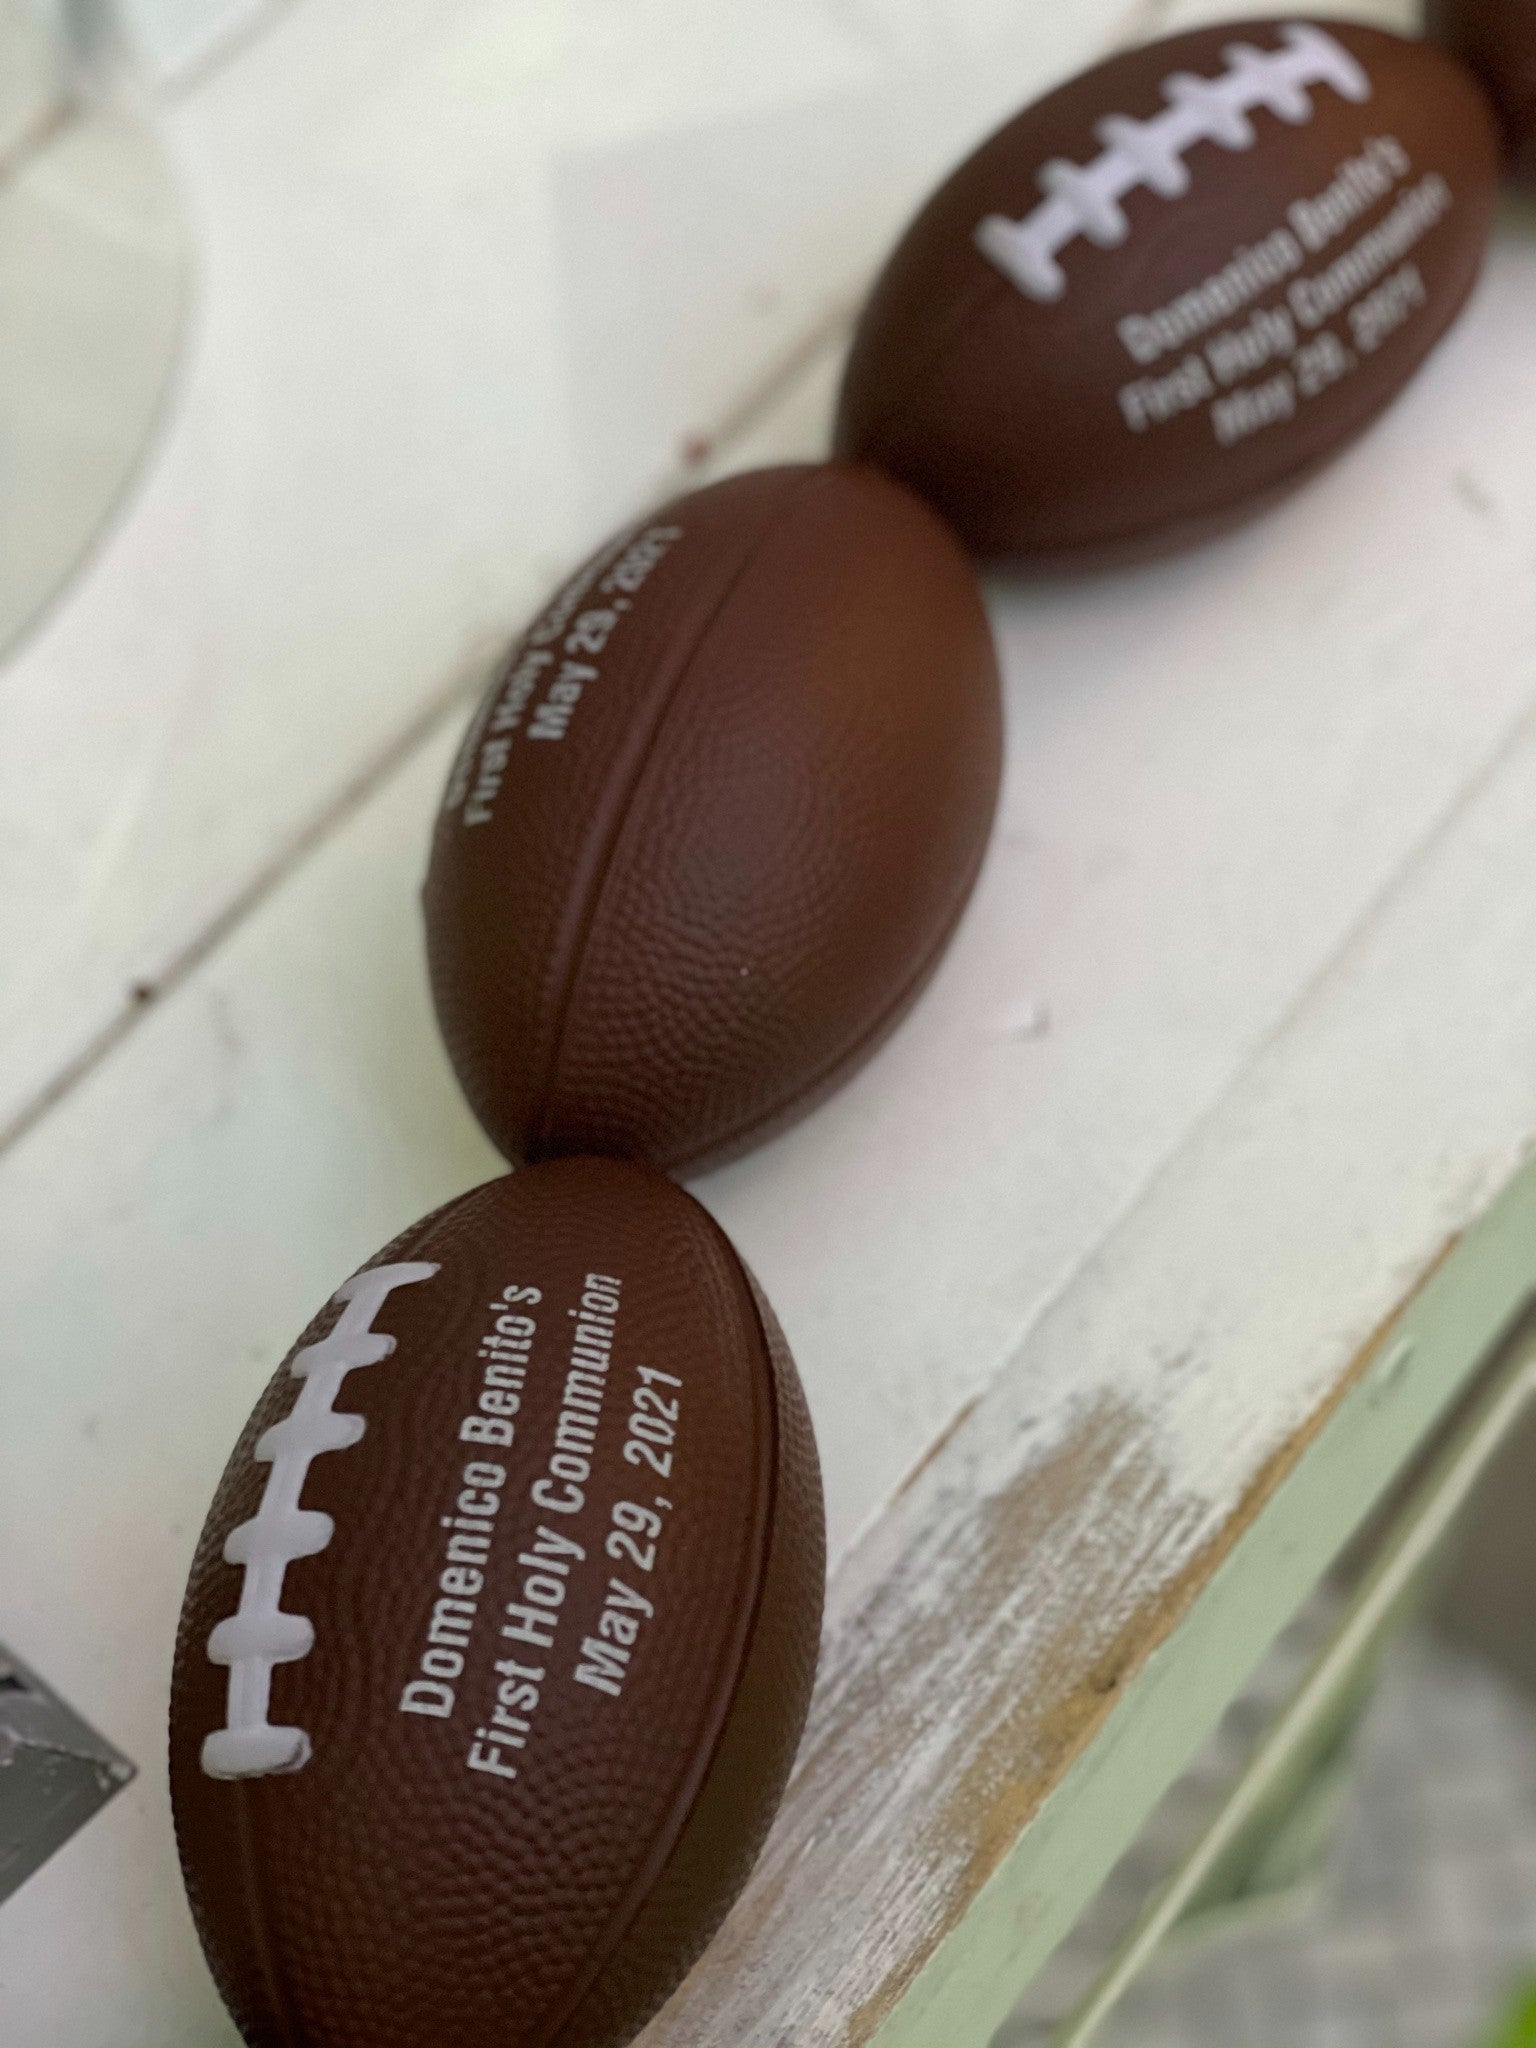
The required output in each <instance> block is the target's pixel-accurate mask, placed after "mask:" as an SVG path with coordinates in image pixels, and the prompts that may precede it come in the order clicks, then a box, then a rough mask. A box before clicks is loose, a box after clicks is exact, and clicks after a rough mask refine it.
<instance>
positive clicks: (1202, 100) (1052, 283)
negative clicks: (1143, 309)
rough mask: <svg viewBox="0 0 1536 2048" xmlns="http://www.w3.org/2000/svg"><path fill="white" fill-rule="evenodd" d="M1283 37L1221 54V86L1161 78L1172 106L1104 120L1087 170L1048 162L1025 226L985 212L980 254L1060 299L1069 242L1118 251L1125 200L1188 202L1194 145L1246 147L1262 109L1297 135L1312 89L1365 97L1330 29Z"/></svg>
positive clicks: (1356, 70) (1290, 30)
mask: <svg viewBox="0 0 1536 2048" xmlns="http://www.w3.org/2000/svg"><path fill="white" fill-rule="evenodd" d="M1280 35H1281V39H1282V41H1283V42H1284V44H1285V47H1284V48H1283V49H1280V50H1260V49H1257V48H1256V47H1255V46H1254V45H1253V44H1252V43H1233V44H1231V45H1229V47H1228V48H1227V49H1226V50H1224V51H1223V53H1222V54H1223V56H1224V57H1225V59H1226V62H1227V66H1228V68H1227V70H1226V72H1225V73H1224V75H1223V76H1222V77H1220V78H1196V77H1194V76H1193V75H1192V74H1191V73H1189V72H1184V71H1181V72H1178V73H1176V74H1175V75H1174V76H1173V77H1172V78H1168V79H1165V80H1164V81H1163V88H1162V90H1163V97H1164V99H1166V100H1167V102H1168V105H1167V107H1166V109H1165V110H1164V112H1162V113H1161V114H1158V115H1155V116H1154V117H1153V119H1152V120H1150V121H1133V120H1130V119H1129V118H1128V117H1126V116H1125V115H1123V114H1110V115H1108V116H1107V117H1106V118H1105V119H1104V120H1102V121H1100V122H1098V123H1097V124H1096V126H1095V128H1094V133H1095V135H1097V137H1098V138H1099V140H1100V142H1102V143H1103V144H1104V154H1103V155H1102V156H1099V157H1096V158H1095V159H1094V161H1093V162H1092V163H1091V164H1073V163H1067V162H1064V161H1062V160H1061V159H1057V160H1056V161H1055V162H1053V163H1048V164H1046V165H1045V167H1044V169H1043V170H1041V172H1040V174H1039V184H1040V189H1041V191H1042V192H1044V194H1045V198H1044V199H1043V200H1042V202H1041V203H1040V205H1039V206H1037V207H1036V208H1035V210H1034V212H1033V213H1031V214H1029V215H1027V216H1026V217H1025V218H1024V219H1023V220H1009V219H1008V217H1007V216H1006V215H1005V214H1001V213H992V214H988V216H987V218H986V219H985V220H984V221H982V223H981V225H980V226H979V227H978V228H977V230H976V237H975V239H976V245H977V247H978V248H979V249H980V250H981V252H982V254H983V255H984V256H986V257H988V258H989V259H990V260H991V261H992V262H993V263H995V264H996V265H997V267H998V269H999V270H1001V271H1002V272H1003V273H1004V275H1005V276H1006V277H1008V278H1011V279H1012V281H1013V283H1014V284H1016V285H1017V286H1018V288H1019V290H1020V291H1021V292H1023V293H1024V294H1025V295H1026V297H1028V298H1031V299H1038V300H1039V301H1040V302H1041V303H1042V304H1047V305H1048V304H1050V303H1051V302H1052V301H1054V300H1056V299H1060V298H1062V297H1064V296H1065V294H1066V289H1067V279H1066V273H1065V272H1064V271H1063V270H1062V267H1061V265H1060V263H1058V261H1057V260H1056V259H1057V258H1058V256H1060V254H1061V252H1062V250H1063V249H1065V248H1066V247H1067V246H1068V245H1069V244H1070V243H1072V242H1074V241H1076V240H1077V239H1078V237H1079V236H1083V237H1085V238H1086V239H1087V240H1088V241H1090V242H1093V243H1094V244H1096V245H1097V247H1099V248H1101V249H1114V248H1118V247H1119V246H1120V244H1121V243H1122V242H1124V241H1125V240H1126V238H1127V237H1128V236H1129V234H1130V231H1131V228H1130V222H1129V221H1128V220H1127V218H1126V215H1125V209H1124V206H1123V205H1122V204H1121V202H1122V201H1123V200H1124V199H1125V198H1126V196H1127V195H1128V194H1129V193H1131V192H1134V191H1136V190H1138V189H1146V190H1148V191H1152V192H1155V193H1156V194H1157V195H1158V196H1159V197H1160V198H1163V199H1181V198H1182V197H1183V196H1184V194H1185V193H1186V192H1187V191H1188V190H1189V186H1190V175H1189V169H1188V167H1187V165H1186V164H1185V162H1184V156H1185V152H1186V151H1187V150H1188V149H1189V148H1190V147H1191V146H1192V145H1193V144H1194V143H1196V142H1214V143H1217V144H1218V145H1219V146H1220V147H1221V148H1222V149H1231V150H1240V149H1252V147H1253V145H1254V142H1255V140H1256V136H1255V133H1254V126H1253V122H1252V121H1251V120H1250V119H1249V116H1250V115H1251V114H1253V113H1255V112H1257V111H1258V110H1259V109H1260V108H1266V109H1267V110H1268V111H1269V112H1270V113H1272V114H1275V115H1278V117H1279V118H1280V119H1281V120H1282V121H1287V122H1289V123H1290V124H1291V126H1292V127H1300V126H1301V125H1302V124H1303V123H1304V122H1307V121H1309V120H1311V118H1312V115H1313V105H1312V89H1313V87H1315V86H1324V85H1329V86H1332V87H1333V89H1334V91H1335V92H1336V93H1338V94H1339V95H1340V97H1341V98H1343V99H1346V100H1352V101H1354V102H1355V103H1356V104H1357V105H1358V104H1359V103H1361V102H1363V101H1365V100H1368V99H1369V98H1370V97H1371V81H1370V78H1369V77H1368V76H1367V74H1366V72H1365V70H1364V68H1363V66H1362V65H1361V64H1360V63H1359V62H1358V61H1357V60H1356V59H1355V58H1354V57H1352V56H1351V55H1350V53H1349V51H1348V50H1346V49H1345V47H1344V45H1343V44H1342V43H1340V42H1339V41H1337V39H1336V38H1335V37H1333V36H1331V35H1329V34H1328V33H1327V32H1326V30H1324V29H1320V28H1314V27H1313V26H1312V25H1311V24H1310V23H1308V22H1292V23H1289V24H1288V25H1287V26H1286V27H1284V28H1283V29H1281V31H1280Z"/></svg>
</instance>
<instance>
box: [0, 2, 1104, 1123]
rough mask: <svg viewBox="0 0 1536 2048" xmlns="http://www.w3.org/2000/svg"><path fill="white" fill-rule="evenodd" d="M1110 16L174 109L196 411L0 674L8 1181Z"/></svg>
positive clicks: (280, 56)
mask: <svg viewBox="0 0 1536 2048" xmlns="http://www.w3.org/2000/svg"><path fill="white" fill-rule="evenodd" d="M1126 12H1127V6H1126V0H1081V4H1080V5H1078V6H1077V7H1075V8H1074V9H1073V10H1072V12H1071V14H1070V16H1064V15H1053V16H1052V17H1051V18H1050V19H1049V20H1048V21H1041V20H1038V19H1036V18H1034V16H1033V15H1028V16H1024V15H1020V14H1019V12H1018V10H1016V9H1013V8H1005V7H1002V6H1000V5H998V4H997V0H967V4H966V5H965V6H963V7H956V8H952V9H945V10H942V11H941V12H939V13H931V12H930V11H929V10H928V9H927V8H926V7H925V6H917V5H913V4H911V0H868V4H863V5H861V6H860V7H858V8H857V9H854V10H852V11H842V10H839V9H837V8H833V7H824V6H819V5H815V4H813V0H780V4H778V5H776V6H774V7H771V8H767V9H765V8H763V7H761V6H759V5H755V4H749V0H719V4H715V5H712V6H710V7H709V8H707V9H703V10H700V9H696V8H692V7H690V6H688V5H685V4H683V0H646V4H645V5H632V6H626V7H623V8H614V7H612V6H609V5H605V4H601V0H583V4H571V0H524V4H521V5H517V6H511V5H506V4H499V0H498V4H488V0H369V4H368V5H367V6H362V5H360V4H359V0H301V4H299V5H297V6H295V7H293V8H292V9H290V10H289V11H287V12H285V13H281V14H279V15H277V16H275V17H274V18H273V20H272V21H271V23H270V24H269V25H268V26H267V28H266V31H265V33H263V34H262V35H261V36H260V37H259V38H257V39H256V40H255V41H254V42H252V43H250V44H248V45H246V46H245V47H244V48H243V49H242V50H241V52H240V53H239V54H238V55H237V56H236V57H234V58H233V59H232V60H231V61H229V62H228V63H226V64H225V65H224V66H223V67H222V68H220V69H216V70H214V71H213V72H211V73H209V74H207V75H206V76H205V77H204V78H203V79H202V82H201V83H200V84H194V85H191V86H189V87H187V88H185V89H184V90H183V91H182V92H181V94H180V96H179V97H175V98H173V99H171V100H169V101H168V102H167V103H166V106H165V109H164V125H165V130H166V136H167V140H168V143H169V145H170V146H171V148H172V151H173V154H174V156H175V159H176V161H177V164H178V166H179V168H180V171H181V174H182V180H183V189H184V195H185V199H186V203H187V206H188V209H189V213H190V217H191V224H192V228H193V232H194V237H195V242H196V246H197V249H198V252H199V259H200V308H199V312H198V316H197V319H196V323H195V327H194V332H193V336H192V340H191V345H190V348H189V353H188V360H187V364H186V369H185V376H184V383H183V385H182V388H181V390H180V393H179V396H178V401H177V404H176V409H175V413H174V417H173V419H172V422H171V425H170V428H169V431H168V434H167V437H166V440H165V444H164V446H163V449H162V451H161V453H160V455H159V458H158V460H157V461H156V463H155V464H154V465H153V467H152V468H151V469H150V470H149V471H148V473H147V474H146V475H145V476H144V478H143V479H142V482H141V484H140V486H139V489H138V491H137V494H136V497H135V499H134V502H133V504H132V506H131V507H130V509H129V513H128V516H127V517H126V518H125V520H124V521H123V522H122V525H121V527H120V530H119V531H118V533H117V534H116V536H115V538H114V539H113V541H112V542H111V544H110V546H109V547H108V548H107V549H106V550H105V551H104V553H103V555H102V557H101V558H100V560H99V561H98V562H97V563H96V564H95V565H94V568H93V570H92V572H91V574H90V576H89V578H88V579H87V580H86V581H85V583H84V584H83V585H82V587H81V588H80V589H79V590H78V592H77V593H76V594H75V596H74V597H73V598H72V600H71V602H70V603H69V604H68V605H67V606H66V607H64V608H63V609H62V610H60V611H58V612H57V613H56V614H55V615H54V617H53V618H52V619H51V620H50V621H49V622H48V623H47V624H46V625H45V626H44V628H43V629H42V630H41V631H40V632H39V633H38V635H37V636H36V638H35V640H34V641H33V643H32V645H31V646H30V648H29V649H28V650H27V651H26V652H25V654H24V655H23V656H22V657H21V658H20V659H19V660H15V661H13V662H11V663H10V664H9V666H8V667H7V669H6V670H5V672H4V674H3V676H0V833H3V835H4V846H5V850H6V882H5V888H4V890H3V892H0V960H3V961H4V963H5V965H4V969H3V971H0V1143H3V1142H4V1133H5V1130H6V1127H7V1126H8V1125H13V1124H14V1122H15V1121H16V1119H18V1118H25V1117H27V1116H29V1115H32V1114H35V1113H36V1112H37V1110H38V1108H39V1106H40V1105H45V1104H46V1103H47V1101H48V1100H49V1099H50V1090H51V1089H52V1088H53V1087H54V1086H55V1085H56V1084H57V1082H58V1080H59V1078H60V1076H61V1074H66V1073H68V1072H69V1071H70V1070H71V1069H72V1067H73V1066H74V1064H75V1063H76V1062H78V1061H79V1060H80V1059H81V1057H82V1056H87V1057H88V1056H90V1054H91V1052H92V1049H93V1048H98V1049H99V1047H100V1046H101V1044H102V1042H103V1039H104V1037H105V1038H106V1039H110V1037H111V1035H112V1033H113V1031H114V1030H115V1029H116V1028H117V1027H118V1026H119V1025H120V1023H121V1020H122V1018H123V1017H124V1015H125V1014H126V1013H127V1012H128V1010H129V1009H130V1008H131V1004H132V1001H133V995H132V991H133V989H134V988H135V987H136V986H138V985H145V984H148V985H158V984H160V983H161V982H162V981H163V980H164V979H165V978H166V977H167V975H168V974H173V973H174V972H175V971H176V968H177V964H178V963H179V962H180V961H181V960H182V959H183V958H184V957H185V955H186V953H187V951H188V949H189V948H195V947H196V946H197V945H198V944H199V943H200V941H201V940H202V938H203V936H204V935H205V934H206V933H207V931H208V929H209V928H210V926H213V925H216V924H217V923H218V922H219V921H220V920H221V919H223V918H224V917H226V916H227V915H228V914H229V912H230V909H231V906H233V905H235V904H237V903H238V902H239V901H240V900H241V898H242V897H243V895H244V894H245V892H246V891H247V890H248V889H249V887H250V886H251V884H252V882H253V880H254V879H255V878H257V877H260V876H263V875H265V874H268V873H269V872H270V871H271V870H272V869H274V868H275V867H281V866H282V865H283V864H285V863H286V862H287V861H288V860H289V859H290V858H291V857H292V854H293V852H294V849H295V848H296V847H297V846H299V845H300V844H302V843H303V841H304V840H305V837H306V835H307V834H309V833H311V832H312V831H313V830H314V829H316V827H317V825H318V826H323V823H324V821H325V820H326V819H327V818H328V817H329V816H330V815H332V814H333V813H334V811H335V810H336V807H337V805H338V803H340V802H342V801H343V800H344V797H345V793H346V792H347V791H348V790H349V789H350V788H351V787H352V785H353V784H354V783H355V781H356V779H357V778H358V776H359V775H360V774H363V775H366V774H368V773H369V772H370V771H371V770H372V769H373V768H374V767H376V765H377V764H378V763H380V762H381V761H384V760H387V759H389V758H391V757H392V755H393V753H394V751H395V750H396V749H397V748H398V746H399V745H400V743H401V741H402V738H403V737H409V736H410V735H412V734H413V733H414V732H415V731H416V730H417V729H418V727H419V725H420V722H421V721H422V719H423V717H424V716H430V713H431V710H432V707H433V706H435V705H440V704H441V703H443V702H444V701H445V699H451V698H452V697H453V696H454V693H455V691H456V690H458V689H459V688H460V687H461V680H462V677H463V674H464V672H465V670H466V668H474V667H476V666H477V664H478V663H479V662H480V661H481V659H482V658H483V656H484V654H485V652H486V651H487V649H488V648H489V647H491V646H493V645H495V644H497V643H498V642H500V641H502V640H504V639H505V638H506V636H507V635H508V634H509V633H510V632H511V630H512V629H513V627H514V626H515V624H516V623H517V622H519V621H520V620H521V619H522V618H523V617H524V616H525V615H526V614H527V613H528V611H529V610H530V609H531V608H532V607H533V605H534V604H535V603H536V601H537V600H538V599H539V598H540V597H541V596H542V594H543V592H544V591H545V589H546V587H547V586H548V585H549V583H550V582H551V581H552V580H553V578H554V577H555V575H556V573H557V571H558V570H559V569H560V568H561V567H563V566H565V565H567V564H569V563H570V562H571V561H572V560H573V559H574V558H576V557H578V556H579V555H580V554H582V553H583V552H584V551H585V550H586V549H587V548H588V547H590V546H591V545H592V544H593V543H594V542H595V540H596V539H597V538H598V537H599V536H600V535H601V534H602V533H603V532H604V531H605V530H606V529H607V528H609V527H610V526H612V525H613V524H614V523H616V522H617V521H618V520H619V519H620V517H621V516H626V515H628V514H629V513H630V512H631V511H632V510H634V509H636V508H637V507H638V505H639V504H640V503H641V502H642V501H644V500H647V499H649V498H650V497H652V496H653V495H654V494H655V493H656V492H658V491H659V490H661V489H662V488H664V487H666V486H667V485H668V483H669V482H675V481H676V479H677V476H678V472H679V465H680V463H681V462H682V459H683V457H684V455H685V454H686V453H687V452H689V451H690V450H692V449H694V448H695V446H696V444H697V443H698V442H699V441H700V439H701V438H702V439H704V440H709V439H712V438H713V437H714V436H715V435H716V434H717V432H718V426H719V423H720V422H721V421H722V420H729V419H730V418H732V417H733V416H735V415H737V414H738V413H739V412H740V411H741V409H742V407H743V406H744V405H747V406H750V403H751V400H752V397H753V394H754V393H755V392H757V391H758V390H760V389H761V388H762V387H763V385H764V384H765V382H766V383H769V384H771V383H772V382H773V380H774V379H775V378H776V377H777V376H778V374H779V373H780V371H781V369H782V366H783V365H784V364H785V363H786V362H793V361H795V360H797V359H798V357H799V355H800V353H801V352H802V350H803V349H804V347H805V345H806V340H807V337H808V336H811V335H814V334H815V333H817V332H818V331H820V330H821V329H822V328H823V327H824V326H825V325H826V323H827V322H828V321H829V320H830V319H833V318H835V317H837V316H838V314H839V313H840V312H842V311H844V310H845V309H846V308H847V307H848V306H849V305H850V304H851V301H852V299H853V297H854V295H855V294H856V293H857V291H858V290H859V288H860V287H861V285H862V284H863V282H864V280H865V279H866V277H867V275H868V273H869V271H870V269H871V268H872V266H873V264H874V262H875V261H876V259H877V257H878V255H879V253H880V252H881V250H882V249H883V247H884V245H885V243H886V242H887V240H888V239H889V238H890V236H891V234H892V233H893V232H894V230H895V228H896V227H897V225H898V224H899V222H900V220H901V218H902V216H903V215H904V214H905V213H906V212H907V210H908V209H909V207H910V206H911V204H912V203H913V202H914V200H915V199H916V198H917V196H918V195H919V194H920V193H921V192H922V190H923V189H924V187H925V186H926V185H927V184H928V183H929V182H930V181H931V180H932V178H933V177H934V176H935V175H936V174H937V173H938V171H939V170H940V169H941V168H942V167H943V166H944V165H945V164H946V163H947V162H948V161H949V160H950V159H951V158H952V157H953V156H954V155H955V154H956V153H957V152H958V151H959V150H960V149H961V148H962V147H963V146H965V144H967V143H968V142H969V141H970V140H971V139H972V138H973V137H974V136H975V135H977V134H978V133H979V132H981V131H982V130H984V129H985V128H987V127H988V126H990V125H991V124H992V123H993V122H994V120H995V119H996V118H997V117H999V116H1000V115H1001V114H1002V113H1003V112H1005V111H1006V110H1007V109H1008V108H1009V107H1010V106H1011V105H1012V104H1014V103H1015V102H1016V101H1017V100H1018V99H1020V98H1024V97H1028V96H1029V94H1030V93H1031V92H1032V91H1033V90H1034V89H1035V88H1036V87H1037V86H1038V85H1040V84H1042V83H1043V82H1044V81H1045V80H1047V79H1048V78H1050V77H1052V76H1053V75H1055V74H1056V73H1059V72H1061V71H1063V70H1069V69H1071V68H1072V67H1073V65H1074V64H1075V63H1076V62H1077V61H1079V59H1080V58H1081V57H1082V56H1083V55H1084V54H1087V53H1088V52H1090V51H1091V50H1092V49H1093V48H1094V47H1095V46H1096V45H1097V44H1098V43H1099V42H1100V41H1101V40H1102V39H1103V38H1104V37H1105V36H1106V35H1107V34H1108V33H1109V32H1110V31H1111V30H1112V29H1113V28H1114V27H1115V26H1116V25H1118V24H1119V23H1120V22H1121V21H1122V20H1123V18H1124V16H1125V14H1126Z"/></svg>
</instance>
